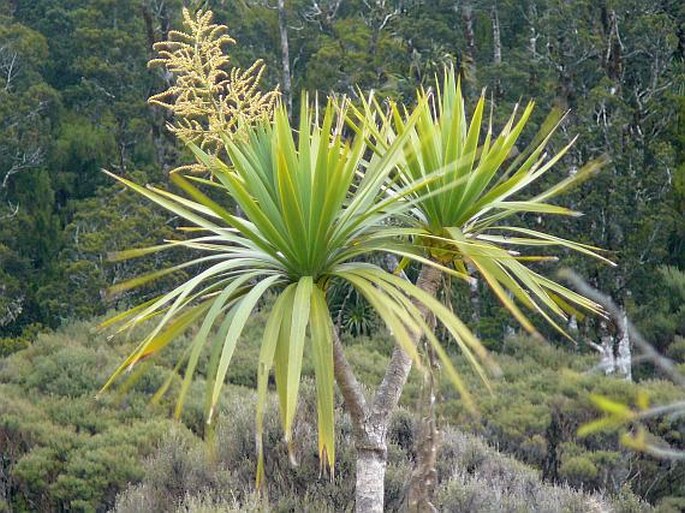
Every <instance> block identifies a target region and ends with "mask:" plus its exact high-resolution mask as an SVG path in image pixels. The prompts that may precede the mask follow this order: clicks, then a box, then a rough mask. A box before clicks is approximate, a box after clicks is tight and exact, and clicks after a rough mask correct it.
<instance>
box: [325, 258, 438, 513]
mask: <svg viewBox="0 0 685 513" xmlns="http://www.w3.org/2000/svg"><path fill="white" fill-rule="evenodd" d="M441 279H442V274H441V272H440V271H439V270H438V269H436V268H434V267H431V266H428V265H424V266H423V268H422V269H421V273H420V274H419V278H418V280H417V281H416V286H417V287H419V288H420V289H422V290H424V291H425V292H427V293H428V294H430V295H432V296H435V294H436V293H437V290H438V287H439V286H440V282H441ZM416 307H417V308H418V310H419V311H420V312H421V315H422V316H423V317H424V318H425V319H427V318H428V315H429V314H430V311H429V310H428V308H427V307H426V306H425V305H423V304H421V303H416ZM412 336H413V342H414V344H417V345H418V343H419V342H420V341H421V334H420V333H414V334H412ZM333 357H334V363H335V367H334V368H335V379H336V382H337V383H338V387H339V388H340V392H341V393H342V396H343V399H344V401H345V408H346V409H347V411H348V413H349V414H350V417H351V418H352V426H353V434H354V442H355V447H356V449H357V488H356V506H355V511H356V513H381V512H382V511H383V505H384V496H385V469H386V465H387V456H388V454H387V451H388V444H387V433H388V425H389V423H390V415H391V414H392V412H393V411H394V410H395V408H396V407H397V403H398V402H399V400H400V395H401V394H402V389H403V388H404V385H405V383H406V382H407V377H408V376H409V371H410V370H411V365H412V361H411V358H410V357H409V356H408V355H407V354H406V353H405V352H404V351H403V350H402V349H401V348H400V347H399V346H395V349H394V350H393V353H392V357H391V359H390V363H389V364H388V367H387V369H386V372H385V376H384V377H383V381H382V382H381V384H380V386H379V387H378V390H377V391H376V394H375V395H374V397H373V401H372V403H371V404H370V405H367V401H366V398H365V397H364V394H363V392H362V388H361V385H360V384H359V382H358V381H357V379H356V378H355V376H354V373H353V372H352V369H351V367H350V365H349V363H348V361H347V359H346V358H345V354H344V352H343V348H342V344H341V342H340V339H339V338H338V336H337V333H336V334H335V337H334V340H333Z"/></svg>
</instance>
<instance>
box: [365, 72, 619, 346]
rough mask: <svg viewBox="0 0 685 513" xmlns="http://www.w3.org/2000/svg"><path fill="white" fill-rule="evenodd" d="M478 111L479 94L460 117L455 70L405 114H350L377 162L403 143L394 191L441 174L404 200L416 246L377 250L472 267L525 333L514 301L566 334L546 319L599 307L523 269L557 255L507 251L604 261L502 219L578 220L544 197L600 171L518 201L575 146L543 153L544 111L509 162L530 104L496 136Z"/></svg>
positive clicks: (448, 267) (461, 269) (547, 127)
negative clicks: (566, 252)
mask: <svg viewBox="0 0 685 513" xmlns="http://www.w3.org/2000/svg"><path fill="white" fill-rule="evenodd" d="M484 111H485V97H484V95H481V97H480V99H479V101H478V103H477V105H476V107H475V109H474V112H473V115H472V117H471V120H470V122H469V121H468V120H467V116H466V112H465V106H464V98H463V96H462V92H461V87H460V85H459V83H458V81H457V79H456V78H455V73H454V70H453V69H449V70H446V73H445V79H444V82H443V86H442V88H438V90H437V94H433V93H426V92H424V91H421V92H420V93H419V101H418V102H417V105H416V107H415V108H414V109H413V110H411V111H407V110H402V109H400V108H398V107H397V106H396V105H393V104H391V105H390V108H389V109H384V108H383V107H381V106H380V104H379V103H378V102H376V101H374V99H373V97H371V98H370V99H369V100H367V101H365V102H364V103H363V106H362V108H361V109H359V110H356V111H355V112H354V113H353V116H352V125H353V127H355V129H356V130H357V131H358V132H359V133H361V132H362V131H368V132H370V133H371V134H372V138H371V141H370V144H371V145H372V146H373V147H374V148H375V150H376V158H382V155H384V154H385V152H386V151H387V149H388V148H389V147H390V146H391V145H393V144H396V142H397V140H398V139H404V140H406V143H405V145H404V146H403V149H404V151H403V158H402V159H401V162H400V163H399V169H400V170H401V172H399V173H398V174H397V177H396V180H395V181H394V183H393V185H394V186H395V187H397V188H404V187H407V185H408V184H411V183H413V182H415V181H416V180H422V179H424V178H425V177H426V176H431V175H434V174H435V173H436V171H437V170H444V173H443V174H442V175H441V176H440V177H439V178H436V179H435V180H432V181H431V182H430V183H427V184H426V190H422V191H421V193H420V195H413V197H411V198H407V199H411V201H412V207H411V208H410V209H408V210H407V214H408V215H405V216H403V218H404V221H405V224H407V225H410V226H413V227H415V228H416V229H417V230H418V231H419V236H418V237H417V234H416V233H412V234H411V235H412V236H413V237H415V239H414V243H413V244H411V245H410V246H408V247H407V246H406V245H400V244H398V245H396V246H386V247H385V250H386V251H390V252H394V253H396V254H398V255H401V256H404V257H408V258H411V259H414V260H422V259H423V261H424V262H425V263H426V264H428V265H433V266H439V267H440V268H441V269H442V270H444V271H445V272H447V273H449V274H450V275H453V276H457V277H459V278H464V279H467V280H468V279H469V274H470V272H469V268H470V269H472V270H475V271H477V272H478V273H479V274H480V275H481V276H482V277H483V278H484V279H485V281H486V282H487V283H488V285H489V287H490V288H491V289H492V290H493V292H494V293H495V294H496V295H497V296H498V298H499V299H500V300H501V302H502V303H503V304H504V306H506V307H507V309H508V310H509V311H510V312H511V313H512V314H513V315H514V316H515V317H516V319H517V320H518V321H519V322H520V323H521V324H522V325H523V326H524V327H525V328H526V329H527V330H528V331H529V332H531V333H536V331H535V328H534V326H533V324H532V323H531V322H530V320H529V319H528V318H527V316H526V315H524V313H523V312H522V311H521V309H520V308H519V306H518V304H521V305H523V306H525V307H526V308H528V309H529V310H531V311H533V312H535V313H538V314H539V315H541V316H542V317H543V318H544V319H545V320H546V321H547V322H549V323H550V324H551V325H552V326H553V327H555V328H556V329H558V330H559V331H560V332H561V333H563V334H564V335H566V334H565V332H564V330H563V329H562V328H561V326H559V324H558V323H557V321H556V320H555V319H554V317H553V316H556V317H557V318H561V319H565V318H566V316H567V314H569V313H577V312H578V309H580V310H585V311H590V312H593V313H596V314H601V313H602V310H601V308H600V307H599V305H597V304H596V303H594V302H593V301H590V300H588V299H587V298H585V297H583V296H582V295H580V294H577V293H575V292H573V291H571V290H569V289H567V288H565V287H563V286H561V285H559V284H558V283H556V282H554V281H553V280H550V279H549V278H546V277H544V276H542V275H540V274H539V273H537V272H535V271H534V270H532V269H531V268H530V267H528V266H527V265H526V264H527V263H530V262H539V261H544V260H550V259H556V258H555V257H549V256H536V255H533V256H530V255H526V256H522V255H521V254H520V253H519V252H518V251H515V250H513V249H511V248H517V249H521V248H540V247H561V248H566V249H570V250H573V251H578V252H580V253H583V254H586V255H590V256H593V257H595V258H598V259H600V260H603V261H605V262H606V263H609V264H611V262H610V261H609V260H607V259H606V258H604V257H602V256H601V255H600V254H599V253H598V251H600V250H599V248H595V247H592V246H588V245H585V244H581V243H578V242H573V241H570V240H565V239H562V238H560V237H557V236H554V235H551V234H548V233H545V232H542V231H539V230H533V229H529V228H525V227H521V226H516V225H513V224H507V223H505V221H507V220H508V219H509V218H511V217H512V216H513V215H514V214H525V213H534V214H535V215H536V216H538V215H541V214H553V215H567V216H577V215H580V214H579V213H578V212H575V211H572V210H570V209H568V208H565V207H562V206H558V205H554V204H550V203H547V200H549V199H551V198H552V197H554V196H556V195H558V194H560V193H562V192H564V191H566V190H568V189H569V188H570V187H572V186H574V185H576V184H578V183H580V182H582V181H583V180H585V179H587V178H588V177H590V176H591V175H592V174H593V173H595V172H596V171H597V170H598V169H599V167H600V162H598V161H594V162H591V163H590V164H588V165H586V166H585V167H584V168H583V169H581V170H580V171H578V172H577V173H575V174H573V175H572V176H569V177H568V178H566V179H564V180H561V181H560V182H558V183H557V184H556V185H554V186H552V187H551V188H549V189H546V190H545V191H544V192H542V193H540V194H537V195H535V196H533V197H529V198H526V199H517V198H520V197H521V195H522V194H525V193H526V188H528V187H529V186H530V185H531V184H532V183H533V182H535V181H537V180H538V179H540V178H541V177H542V176H543V175H545V173H547V172H549V171H550V170H551V169H552V168H553V166H554V165H555V164H557V163H558V162H559V160H560V159H561V158H562V157H563V156H564V155H565V154H566V152H567V151H568V149H569V148H570V147H571V145H572V144H573V141H572V142H571V143H570V144H569V145H567V146H566V147H564V148H563V149H562V150H561V151H559V152H557V153H556V155H554V156H552V157H549V156H548V155H547V154H546V153H545V149H546V147H547V144H548V142H549V141H550V139H551V137H552V135H553V134H554V131H555V129H556V128H557V127H558V126H559V123H560V119H559V116H556V119H555V117H554V115H550V117H549V118H548V120H547V122H546V123H545V124H544V125H543V127H542V129H541V130H540V132H539V133H538V135H537V137H536V138H535V139H534V140H533V142H532V143H531V144H530V145H528V146H527V147H526V149H525V150H523V151H522V152H520V153H519V154H518V156H516V157H515V158H514V159H513V160H511V159H510V158H509V157H510V156H511V155H512V154H513V153H514V152H515V150H516V148H515V145H516V143H517V141H518V139H519V136H520V135H521V133H522V131H523V129H524V127H525V125H526V123H527V121H528V120H529V118H530V115H531V113H532V111H533V103H532V102H531V103H529V104H528V105H527V106H526V107H525V109H524V110H523V112H522V113H521V115H520V116H519V117H518V119H517V111H518V109H517V108H516V109H514V112H513V113H512V114H511V116H510V118H509V120H508V121H507V123H506V124H505V126H504V127H503V128H502V130H501V131H500V133H499V134H498V135H496V136H495V135H494V134H493V127H492V116H491V119H490V121H489V123H487V125H486V126H485V127H483V115H484ZM409 120H415V121H412V122H409ZM484 128H485V130H484ZM483 132H485V134H483ZM510 160H511V161H510ZM508 161H510V162H508ZM371 162H372V163H373V159H372V160H371ZM419 196H420V197H419ZM612 265H613V264H612ZM512 297H513V298H515V299H516V300H518V304H517V303H516V302H515V301H514V300H513V299H512Z"/></svg>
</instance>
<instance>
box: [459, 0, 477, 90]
mask: <svg viewBox="0 0 685 513" xmlns="http://www.w3.org/2000/svg"><path fill="white" fill-rule="evenodd" d="M461 19H462V21H463V22H464V25H463V29H464V39H466V55H465V57H466V59H465V60H466V61H467V62H466V65H465V66H463V67H464V68H465V69H468V70H469V75H470V78H471V79H473V80H475V79H476V36H475V32H474V30H473V8H472V7H471V5H470V4H469V3H467V4H465V5H463V6H462V8H461Z"/></svg>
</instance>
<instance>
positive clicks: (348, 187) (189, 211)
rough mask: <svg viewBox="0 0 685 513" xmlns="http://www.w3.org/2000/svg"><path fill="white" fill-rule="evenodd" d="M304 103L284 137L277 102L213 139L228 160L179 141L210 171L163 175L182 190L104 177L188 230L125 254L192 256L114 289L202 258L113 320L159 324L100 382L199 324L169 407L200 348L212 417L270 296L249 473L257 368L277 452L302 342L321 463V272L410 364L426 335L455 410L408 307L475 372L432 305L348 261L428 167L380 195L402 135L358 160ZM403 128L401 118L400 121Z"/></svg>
mask: <svg viewBox="0 0 685 513" xmlns="http://www.w3.org/2000/svg"><path fill="white" fill-rule="evenodd" d="M304 100H305V101H303V102H302V103H303V107H302V110H301V113H300V120H301V121H300V124H299V128H298V130H297V140H295V138H294V135H293V130H292V128H291V126H290V123H289V121H288V116H287V113H286V111H285V110H284V108H279V109H277V111H276V113H275V118H274V121H273V123H266V122H264V123H262V124H260V125H259V126H258V127H256V128H255V129H253V130H251V131H250V132H249V134H248V137H246V138H245V139H231V138H229V137H224V140H223V142H224V144H225V149H226V152H227V154H228V156H229V158H230V162H231V167H229V166H227V165H226V164H225V163H224V162H222V161H221V160H220V159H218V158H216V157H214V156H212V155H210V154H208V153H207V152H205V151H204V150H202V149H201V148H199V147H198V146H196V145H191V147H192V149H193V151H194V152H195V155H196V156H197V159H198V161H199V162H200V163H201V164H202V165H203V166H205V167H206V168H208V169H210V170H211V172H212V174H213V180H212V181H209V180H204V179H201V178H197V177H193V176H183V175H182V174H181V173H174V174H173V175H172V177H173V180H174V182H175V183H176V184H177V185H178V186H179V187H180V188H181V189H182V190H183V192H184V194H183V195H178V194H174V193H171V192H168V191H165V190H161V189H158V188H154V187H147V188H146V187H141V186H139V185H136V184H135V183H132V182H130V181H127V180H125V179H124V178H121V177H116V176H115V177H114V178H116V179H117V180H119V181H121V182H122V183H124V184H126V185H127V186H128V187H130V188H131V189H133V190H135V191H136V192H138V193H140V194H142V195H143V196H145V197H147V198H148V199H150V200H152V201H154V202H155V203H157V204H158V205H160V206H162V207H164V208H165V209H167V210H168V211H170V212H172V213H173V214H175V215H177V216H179V217H180V218H183V219H185V220H186V221H187V222H189V223H191V224H192V225H194V226H195V227H196V231H190V232H189V233H190V234H191V237H190V238H189V239H187V240H183V241H174V242H169V243H167V244H166V245H163V246H157V247H155V248H151V249H149V250H139V251H136V250H134V251H131V252H127V253H126V254H125V255H123V256H124V257H131V256H136V255H138V254H146V253H149V252H150V251H156V250H161V249H164V248H173V247H177V246H181V247H187V248H191V249H195V250H199V251H201V252H203V253H204V255H203V256H200V257H198V258H196V259H194V260H191V261H189V262H186V263H184V264H181V265H179V266H176V267H173V268H170V269H165V270H161V271H157V272H156V273H153V274H152V275H150V276H147V277H142V278H135V279H133V280H131V282H129V283H124V284H122V285H120V286H119V287H118V288H119V290H122V289H125V288H127V287H128V286H137V285H140V284H142V283H144V282H145V281H146V280H147V279H154V278H157V277H159V276H161V275H165V274H167V273H169V272H173V271H174V270H176V269H180V268H187V267H189V266H192V265H200V266H203V267H202V269H201V271H200V272H198V273H197V274H195V275H194V276H193V277H192V278H190V279H188V280H187V281H185V282H184V283H182V284H181V285H179V286H178V287H176V288H175V289H173V290H172V291H170V292H168V293H166V294H163V295H161V296H160V297H158V298H155V299H153V300H151V301H149V302H148V303H145V304H143V305H140V306H137V307H135V308H133V309H132V310H130V311H129V312H126V313H124V314H122V315H120V316H118V317H117V318H116V319H115V321H116V322H118V323H122V325H121V328H120V329H126V328H129V327H132V326H134V325H136V324H139V323H141V322H143V321H146V320H148V319H152V318H154V319H158V321H157V323H156V326H155V327H154V329H152V330H151V331H150V332H149V334H148V335H147V336H146V337H145V338H144V339H143V340H142V342H141V343H140V345H139V346H138V347H137V349H136V350H135V351H134V352H133V353H132V354H131V355H130V356H129V357H128V358H127V359H126V361H124V362H123V363H122V365H121V366H120V367H119V368H118V369H117V371H116V372H115V373H114V375H113V376H112V378H111V380H110V382H109V383H107V385H106V386H109V385H110V384H111V383H112V382H113V381H114V380H115V379H116V378H118V377H119V376H121V375H122V374H123V373H125V372H126V371H127V369H130V368H131V367H132V366H134V365H135V364H136V363H137V362H139V361H140V360H141V359H142V358H144V357H146V356H149V355H152V354H155V353H157V352H159V351H160V350H162V349H163V348H164V347H165V346H166V345H168V344H169V342H170V341H171V340H172V338H173V337H174V336H176V335H177V334H179V333H181V332H183V331H184V330H186V329H187V328H188V327H189V326H190V325H192V324H193V323H200V327H199V330H198V332H197V334H196V335H195V337H194V339H193V340H192V342H191V344H190V345H189V346H188V348H187V352H186V358H187V363H186V367H185V376H184V380H183V384H182V386H181V390H180V396H179V401H178V408H177V414H178V413H180V409H181V406H182V404H183V399H184V397H185V396H186V394H187V392H188V388H189V386H190V384H191V378H192V376H193V373H194V372H195V370H196V368H197V365H198V361H199V359H200V356H201V354H202V353H203V351H208V352H209V353H210V354H211V356H210V363H209V370H208V373H207V384H208V385H207V386H208V388H207V397H208V400H207V412H206V413H207V418H208V420H211V419H212V418H213V416H214V412H215V409H216V407H217V404H218V401H219V398H220V394H221V389H222V385H223V383H224V381H225V378H226V372H227V369H228V368H229V365H230V363H231V358H232V356H233V354H234V352H235V351H236V350H240V349H239V346H238V341H239V338H240V335H241V333H242V331H243V329H244V327H245V325H246V323H247V322H248V319H249V317H250V314H251V312H252V311H253V310H254V309H255V308H256V307H257V305H258V304H259V303H260V301H261V299H262V298H264V296H265V295H267V294H269V293H270V294H271V295H272V296H273V298H274V302H273V306H272V307H271V311H270V312H269V315H268V319H267V321H266V326H265V330H264V336H263V341H262V346H261V352H260V356H259V364H258V369H257V374H258V406H257V433H258V436H257V444H258V449H259V451H258V452H259V465H258V479H259V480H261V478H262V474H263V459H262V452H263V451H262V446H261V432H262V417H263V413H264V406H265V402H266V396H267V381H268V376H269V373H270V371H271V369H272V368H273V369H274V371H275V378H276V388H277V393H278V399H279V405H280V412H281V419H282V423H283V428H284V432H285V439H286V441H287V443H288V446H289V447H290V446H291V443H292V428H293V420H294V417H295V409H296V403H297V397H298V389H299V382H300V373H301V369H302V361H303V352H304V351H305V348H306V347H309V349H308V351H309V352H310V354H311V356H312V363H313V366H314V371H315V379H316V395H317V408H318V433H319V452H320V456H321V461H322V464H325V465H327V466H328V467H330V468H332V467H333V464H334V461H335V447H334V430H333V423H334V412H333V408H334V404H333V387H334V376H333V322H332V319H331V312H330V311H329V307H328V305H327V302H326V292H327V288H328V286H329V283H330V282H331V281H332V280H333V279H337V280H343V281H345V282H348V283H349V284H351V285H352V286H353V287H354V288H355V289H356V290H357V291H358V292H359V293H360V294H361V295H362V296H363V297H364V298H365V299H366V300H367V301H368V302H369V304H370V305H371V306H372V307H373V308H374V309H375V310H376V311H377V313H378V315H379V317H380V318H381V319H382V320H383V321H384V323H385V324H386V325H387V327H388V328H389V330H390V331H391V332H392V334H393V336H394V337H395V339H396V341H397V343H398V344H399V345H400V346H401V347H402V348H403V349H404V350H405V351H406V352H407V353H408V354H409V355H410V356H411V357H412V358H413V359H414V360H415V361H416V362H417V365H418V364H419V359H418V355H417V348H416V346H415V345H414V343H413V340H414V337H415V335H417V334H421V335H423V336H425V337H426V338H427V339H428V341H429V343H431V344H433V346H434V347H435V348H436V350H437V353H438V354H439V355H440V357H441V358H442V363H443V366H444V368H445V369H447V372H448V374H449V376H450V377H451V378H452V380H453V382H454V384H455V385H456V386H457V387H458V389H459V390H460V391H461V393H462V395H463V397H464V398H465V400H466V401H467V404H470V402H469V401H470V396H469V395H468V392H467V391H466V389H465V387H464V385H463V383H462V382H461V380H460V379H459V376H458V375H457V373H456V371H455V369H454V367H453V364H452V363H451V362H450V360H449V359H448V358H447V355H446V353H445V351H444V350H443V349H442V348H441V347H440V344H439V342H438V340H437V338H436V337H435V335H434V334H433V333H432V331H431V330H430V328H429V327H428V326H427V324H426V322H425V321H424V319H423V317H422V315H421V313H420V310H419V308H418V307H417V305H425V307H427V308H428V309H429V310H431V311H432V312H433V313H434V314H435V316H436V318H437V319H438V320H439V321H440V322H441V323H442V324H443V325H444V327H445V328H446V329H447V330H448V332H449V333H450V334H451V335H452V336H453V337H454V339H455V340H456V341H457V342H458V343H459V345H460V347H461V348H462V349H463V351H464V352H465V354H466V355H467V357H468V358H469V360H470V361H471V362H472V363H473V364H474V366H475V367H476V368H477V369H478V371H479V372H480V374H481V375H484V371H483V369H482V368H481V362H482V360H483V359H484V358H485V352H484V350H483V348H482V346H481V345H480V344H479V342H478V341H477V340H476V339H475V338H474V336H473V335H472V334H471V333H470V331H469V330H468V329H467V328H466V327H465V326H464V324H463V323H462V322H461V321H460V320H459V319H457V318H456V317H455V316H454V315H453V314H452V313H451V312H450V311H449V310H448V309H447V308H446V307H445V306H443V305H442V304H441V303H440V302H439V301H437V300H436V299H434V298H433V297H431V296H430V295H429V294H427V293H425V292H423V291H422V290H420V289H419V288H417V287H416V286H414V285H412V284H411V283H409V282H407V281H406V280H402V279H400V278H398V277H397V276H394V275H392V274H390V273H388V272H386V271H385V270H383V269H382V268H381V267H379V266H377V265H374V264H371V263H364V262H361V261H359V260H360V257H364V256H368V255H369V254H370V253H371V252H373V251H375V250H376V249H377V248H378V245H379V241H382V240H386V241H387V242H388V243H390V240H391V239H392V238H393V237H395V236H396V235H397V233H396V230H395V229H392V228H390V227H389V226H388V224H387V223H386V222H385V221H386V219H387V218H388V217H389V216H391V215H393V214H397V213H401V212H403V211H405V210H406V209H407V208H408V206H409V203H408V202H406V201H404V198H406V197H413V198H421V197H422V196H421V194H420V192H419V191H420V190H421V189H425V187H426V184H428V183H430V182H431V181H432V180H435V179H439V178H440V175H439V174H438V175H435V176H431V175H427V176H425V177H423V178H422V179H420V180H417V181H414V182H412V181H409V180H407V181H406V185H404V186H397V187H395V190H394V195H392V196H388V194H387V184H388V180H389V175H390V173H391V172H393V170H396V169H397V163H398V162H399V159H400V158H402V155H403V152H402V149H403V148H404V146H405V144H406V143H407V137H408V135H409V134H410V132H409V131H407V132H406V133H407V134H408V135H407V136H406V137H405V136H400V137H398V138H397V139H396V140H395V141H394V142H393V143H391V144H390V145H388V147H387V149H386V151H385V152H384V154H383V156H382V157H380V158H376V159H374V160H373V162H371V163H370V164H367V163H366V162H365V160H364V159H365V157H366V156H367V154H368V153H369V152H368V148H367V146H366V139H367V135H368V134H365V133H362V134H360V135H359V136H358V137H355V138H354V139H353V140H351V141H346V140H344V139H343V137H342V135H341V132H342V130H341V129H342V126H343V124H344V118H345V107H344V106H341V105H335V104H334V103H333V102H331V101H329V103H328V105H327V107H326V108H325V109H324V112H323V115H322V116H321V117H322V121H321V122H319V121H318V118H319V112H318V107H316V108H311V107H309V106H308V102H307V101H306V98H305V99H304ZM407 123H408V124H409V125H411V124H412V123H413V120H412V119H409V120H407ZM204 187H212V188H214V189H215V191H214V192H215V194H214V195H213V197H214V198H216V197H217V196H219V197H222V196H223V197H224V198H225V199H226V200H227V203H228V200H229V198H230V200H231V202H235V203H237V204H238V206H239V207H240V211H241V212H242V213H243V217H237V216H235V215H234V214H232V213H231V212H229V211H228V210H227V209H226V208H225V207H224V206H222V204H221V202H220V201H216V200H213V199H210V198H209V197H208V196H207V195H206V194H205V193H204V192H202V189H203V188H204ZM193 234H194V235H195V236H194V237H193V236H192V235H193ZM179 365H180V364H179Z"/></svg>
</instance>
